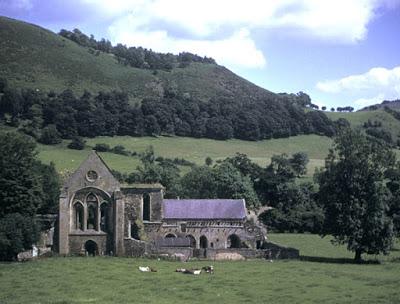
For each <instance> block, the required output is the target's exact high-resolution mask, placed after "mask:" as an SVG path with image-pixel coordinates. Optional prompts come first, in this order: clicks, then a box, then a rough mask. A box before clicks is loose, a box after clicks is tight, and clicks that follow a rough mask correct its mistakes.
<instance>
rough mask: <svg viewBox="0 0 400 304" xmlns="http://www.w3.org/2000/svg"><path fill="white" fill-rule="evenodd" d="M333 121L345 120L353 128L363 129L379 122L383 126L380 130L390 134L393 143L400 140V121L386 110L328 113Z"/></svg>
mask: <svg viewBox="0 0 400 304" xmlns="http://www.w3.org/2000/svg"><path fill="white" fill-rule="evenodd" d="M325 114H326V116H328V117H329V118H330V119H332V120H338V119H339V118H344V119H346V120H348V121H349V122H350V125H351V126H352V127H360V128H362V127H363V126H364V124H366V123H368V121H370V122H371V123H372V124H374V123H375V122H378V124H379V125H381V126H380V127H379V128H380V129H382V130H385V131H387V132H389V133H390V134H391V136H392V139H393V142H396V141H397V139H399V138H400V120H398V119H396V118H395V117H394V116H393V115H391V114H390V113H388V112H387V111H385V110H384V109H378V110H371V111H357V112H352V113H348V112H342V113H339V112H326V113H325Z"/></svg>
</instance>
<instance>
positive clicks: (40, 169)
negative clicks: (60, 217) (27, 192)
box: [34, 161, 61, 214]
mask: <svg viewBox="0 0 400 304" xmlns="http://www.w3.org/2000/svg"><path fill="white" fill-rule="evenodd" d="M34 170H35V172H36V174H38V175H39V176H40V179H41V185H42V192H43V199H42V202H41V204H40V206H39V208H38V210H37V213H39V214H49V213H51V214H55V213H57V212H58V198H59V196H60V187H61V181H60V177H59V175H58V173H57V171H56V168H55V166H54V163H53V162H51V163H50V165H46V164H42V163H41V162H38V161H36V162H35V169H34Z"/></svg>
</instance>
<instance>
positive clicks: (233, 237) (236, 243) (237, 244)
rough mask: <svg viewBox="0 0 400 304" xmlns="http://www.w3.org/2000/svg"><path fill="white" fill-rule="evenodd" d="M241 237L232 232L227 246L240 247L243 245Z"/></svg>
mask: <svg viewBox="0 0 400 304" xmlns="http://www.w3.org/2000/svg"><path fill="white" fill-rule="evenodd" d="M240 245H241V241H240V238H239V237H238V236H237V235H236V234H231V235H230V236H229V237H228V242H227V247H228V248H240V247H241V246H240Z"/></svg>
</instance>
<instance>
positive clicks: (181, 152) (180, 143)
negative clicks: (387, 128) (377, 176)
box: [38, 135, 332, 176]
mask: <svg viewBox="0 0 400 304" xmlns="http://www.w3.org/2000/svg"><path fill="white" fill-rule="evenodd" d="M68 143H69V141H63V143H61V144H59V145H54V146H46V145H38V151H39V155H38V157H39V159H40V160H41V161H43V162H45V163H50V162H54V163H55V165H56V168H57V170H58V171H63V170H75V169H76V168H77V167H78V166H79V164H80V163H81V162H82V161H83V160H84V159H85V158H86V157H87V155H88V154H89V150H90V149H91V148H92V147H94V146H95V145H96V144H98V143H106V144H108V145H110V146H111V147H114V146H116V145H123V146H124V147H125V148H126V149H127V150H129V151H135V152H143V151H144V150H145V149H146V148H147V147H148V146H150V145H152V146H153V147H154V151H155V154H156V156H163V157H169V158H175V157H178V158H184V159H186V160H189V161H191V162H194V163H196V164H199V165H201V164H204V161H205V158H206V157H207V156H209V157H211V158H212V159H213V160H214V162H215V161H216V160H220V159H224V158H226V157H229V156H233V155H235V154H236V153H237V152H239V153H245V154H246V155H247V156H249V157H250V158H251V159H252V160H253V161H254V162H256V163H258V164H259V165H261V166H264V167H265V166H266V164H268V163H269V162H270V160H271V157H272V156H273V155H275V154H282V153H286V154H288V155H290V154H293V153H296V152H306V153H307V154H308V156H309V158H310V163H309V166H308V176H312V175H313V173H314V170H315V168H317V167H321V166H323V165H324V158H325V157H326V156H327V154H328V150H329V148H330V147H331V144H332V139H330V138H328V137H324V136H318V135H300V136H294V137H289V138H281V139H271V140H262V141H244V140H238V139H231V140H224V141H220V140H213V139H206V138H201V139H197V138H189V137H163V136H161V137H130V136H115V137H105V136H100V137H96V138H90V139H87V148H86V149H85V150H81V151H78V150H70V149H68V148H67V145H68ZM100 155H101V156H102V157H103V158H104V160H105V161H106V163H107V165H109V167H110V168H111V169H114V170H117V171H120V172H125V173H130V172H132V171H134V170H135V169H136V167H137V165H139V164H140V161H139V158H138V157H128V156H123V155H117V154H112V153H100Z"/></svg>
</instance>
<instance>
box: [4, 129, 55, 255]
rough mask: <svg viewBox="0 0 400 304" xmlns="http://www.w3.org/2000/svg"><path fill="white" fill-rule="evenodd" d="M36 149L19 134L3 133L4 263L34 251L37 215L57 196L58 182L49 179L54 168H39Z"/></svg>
mask: <svg viewBox="0 0 400 304" xmlns="http://www.w3.org/2000/svg"><path fill="white" fill-rule="evenodd" d="M35 146H36V144H35V142H33V140H32V139H30V138H29V137H27V136H24V135H21V134H19V133H11V132H7V133H0V156H1V157H0V259H1V260H13V259H15V258H16V255H17V254H18V253H19V252H21V251H22V250H26V249H30V248H31V246H32V244H33V243H34V242H35V241H36V240H37V237H38V235H37V231H38V227H37V226H36V224H35V221H34V216H35V214H36V213H37V211H38V210H39V209H41V208H42V209H43V210H44V211H46V212H47V211H48V210H49V209H50V208H51V205H52V204H51V203H50V201H51V200H54V196H58V193H55V191H58V183H56V184H54V179H53V178H51V177H50V176H54V175H53V174H54V173H55V172H54V171H53V169H54V168H51V167H49V166H45V165H41V166H40V169H38V168H39V167H38V166H39V163H38V162H37V161H36V160H35V156H36V152H35ZM54 188H56V189H54ZM53 203H54V201H53ZM53 210H54V209H53Z"/></svg>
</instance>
